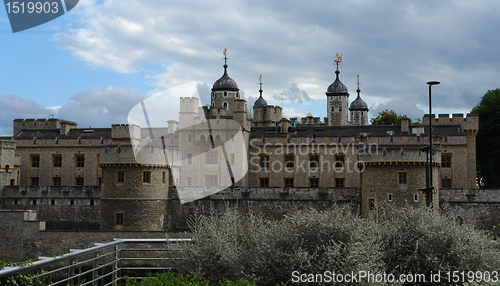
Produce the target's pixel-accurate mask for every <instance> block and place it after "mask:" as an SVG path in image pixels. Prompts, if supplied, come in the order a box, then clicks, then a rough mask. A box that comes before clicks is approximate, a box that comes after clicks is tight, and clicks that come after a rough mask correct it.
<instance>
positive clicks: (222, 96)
mask: <svg viewBox="0 0 500 286" xmlns="http://www.w3.org/2000/svg"><path fill="white" fill-rule="evenodd" d="M227 60H228V57H227V49H225V50H224V74H223V75H222V77H221V78H219V79H218V80H217V81H216V82H215V83H214V85H213V87H212V99H211V108H215V109H223V110H228V111H230V112H231V111H233V110H234V104H235V103H234V101H235V100H236V99H240V89H239V88H238V85H237V84H236V82H235V81H234V80H233V79H232V78H231V77H229V75H228V74H227V68H228V65H227Z"/></svg>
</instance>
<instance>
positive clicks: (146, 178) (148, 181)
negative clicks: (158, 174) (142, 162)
mask: <svg viewBox="0 0 500 286" xmlns="http://www.w3.org/2000/svg"><path fill="white" fill-rule="evenodd" d="M142 182H143V183H145V184H151V172H150V171H144V172H142Z"/></svg>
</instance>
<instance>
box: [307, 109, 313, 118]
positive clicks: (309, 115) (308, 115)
mask: <svg viewBox="0 0 500 286" xmlns="http://www.w3.org/2000/svg"><path fill="white" fill-rule="evenodd" d="M307 117H313V115H312V113H311V109H309V113H307Z"/></svg>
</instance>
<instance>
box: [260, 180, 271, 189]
mask: <svg viewBox="0 0 500 286" xmlns="http://www.w3.org/2000/svg"><path fill="white" fill-rule="evenodd" d="M260 186H261V187H269V178H260Z"/></svg>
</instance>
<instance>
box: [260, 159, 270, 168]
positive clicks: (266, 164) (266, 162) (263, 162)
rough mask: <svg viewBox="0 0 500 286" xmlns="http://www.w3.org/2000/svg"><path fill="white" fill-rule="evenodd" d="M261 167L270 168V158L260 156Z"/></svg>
mask: <svg viewBox="0 0 500 286" xmlns="http://www.w3.org/2000/svg"><path fill="white" fill-rule="evenodd" d="M260 167H261V168H269V156H260Z"/></svg>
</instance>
